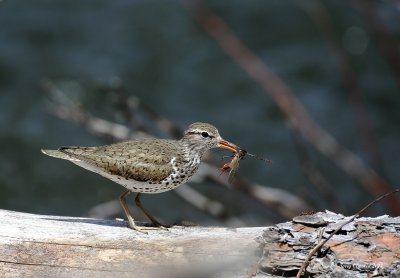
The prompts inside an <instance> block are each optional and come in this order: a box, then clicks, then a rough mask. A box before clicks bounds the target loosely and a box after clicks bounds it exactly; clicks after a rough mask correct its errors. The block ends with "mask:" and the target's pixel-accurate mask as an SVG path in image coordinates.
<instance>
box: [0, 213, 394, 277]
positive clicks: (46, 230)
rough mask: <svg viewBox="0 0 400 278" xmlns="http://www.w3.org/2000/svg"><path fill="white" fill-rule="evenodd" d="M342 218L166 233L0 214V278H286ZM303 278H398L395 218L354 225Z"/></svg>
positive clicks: (325, 215)
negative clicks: (143, 232) (268, 225)
mask: <svg viewBox="0 0 400 278" xmlns="http://www.w3.org/2000/svg"><path fill="white" fill-rule="evenodd" d="M346 219H347V218H346V217H344V216H343V215H340V214H335V213H331V212H324V213H316V214H312V215H304V216H298V217H295V218H294V219H293V221H289V222H285V223H282V224H277V225H274V226H271V227H256V228H235V229H233V228H222V227H173V228H170V229H168V230H160V229H158V230H149V232H148V234H142V233H138V232H136V231H133V230H130V229H128V228H127V227H126V222H124V221H117V220H99V219H90V218H76V217H60V216H46V215H34V214H27V213H20V212H14V211H6V210H0V221H1V224H0V276H1V277H74V278H78V277H294V276H296V273H297V271H298V269H299V268H300V266H301V264H302V262H303V261H304V259H305V258H306V256H307V254H308V252H309V251H310V250H311V249H312V248H313V247H314V246H315V245H316V244H317V243H318V241H320V240H321V239H323V238H326V236H328V235H329V234H330V233H332V231H333V230H334V229H335V228H336V227H338V225H340V224H341V223H343V221H346ZM306 276H307V277H373V276H381V277H400V217H395V218H393V217H389V216H381V217H377V218H359V219H356V220H355V221H353V222H351V223H350V224H348V225H346V226H344V227H343V229H342V230H340V232H339V233H338V234H337V235H334V236H333V238H332V239H331V240H330V241H328V243H327V244H326V246H324V247H323V248H322V250H320V252H318V253H317V255H316V256H314V257H313V258H312V259H311V261H310V263H309V264H308V266H307V268H306Z"/></svg>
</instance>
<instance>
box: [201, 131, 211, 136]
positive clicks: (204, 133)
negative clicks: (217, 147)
mask: <svg viewBox="0 0 400 278" xmlns="http://www.w3.org/2000/svg"><path fill="white" fill-rule="evenodd" d="M201 136H203V137H204V138H207V137H208V136H210V135H209V134H208V133H207V132H205V131H203V132H202V133H201Z"/></svg>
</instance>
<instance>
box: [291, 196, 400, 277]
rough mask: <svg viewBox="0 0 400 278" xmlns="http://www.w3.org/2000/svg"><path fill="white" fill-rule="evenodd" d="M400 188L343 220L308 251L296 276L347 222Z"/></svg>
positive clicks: (300, 273) (299, 275)
mask: <svg viewBox="0 0 400 278" xmlns="http://www.w3.org/2000/svg"><path fill="white" fill-rule="evenodd" d="M399 191H400V189H395V190H393V191H391V192H389V193H386V194H384V195H382V196H380V197H378V198H376V199H375V200H373V201H372V202H370V203H369V204H368V205H366V206H365V207H363V208H362V209H360V210H359V211H358V212H357V213H356V214H355V215H353V216H352V217H350V219H349V220H346V221H345V222H343V224H342V225H340V226H339V227H338V228H337V229H336V230H334V231H333V232H332V233H331V234H330V235H329V236H328V237H327V238H326V239H324V240H323V241H321V242H320V243H318V244H317V245H316V246H315V247H314V248H313V249H312V250H311V251H310V253H308V255H307V257H306V259H305V260H304V262H303V264H302V265H301V267H300V269H299V271H298V272H297V275H296V278H300V277H301V275H302V273H303V271H304V269H305V268H306V267H307V264H308V262H309V261H310V259H311V257H312V256H314V254H315V253H316V252H318V250H319V249H321V248H322V246H324V245H325V244H326V243H327V242H328V240H330V239H331V238H332V237H333V236H334V235H335V234H336V233H337V232H339V231H340V230H341V229H342V228H343V227H344V226H346V225H347V224H349V223H350V222H352V221H354V219H356V218H357V217H359V216H360V214H362V213H364V211H366V210H367V209H368V208H370V207H371V206H372V205H373V204H375V203H376V202H379V201H380V200H382V199H384V198H386V197H388V196H390V195H392V194H394V193H396V192H399Z"/></svg>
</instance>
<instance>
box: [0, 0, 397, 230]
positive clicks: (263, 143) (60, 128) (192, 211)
mask: <svg viewBox="0 0 400 278" xmlns="http://www.w3.org/2000/svg"><path fill="white" fill-rule="evenodd" d="M305 2H307V4H305ZM358 2H359V1H333V0H330V1H271V0H267V1H266V0H251V1H225V0H224V1H206V2H204V5H206V6H207V7H208V8H209V9H210V11H211V12H212V13H214V14H216V15H218V16H219V17H220V18H221V19H222V20H223V21H225V23H226V24H227V25H229V27H230V28H231V29H232V30H233V32H234V33H235V34H236V35H237V37H238V38H240V39H241V40H242V42H243V43H244V44H245V45H247V46H248V47H249V48H250V49H251V50H252V51H253V52H254V53H255V54H256V55H257V56H258V57H259V58H260V59H262V61H263V62H264V63H265V64H266V65H268V66H269V67H270V68H271V69H272V70H273V71H274V72H275V73H276V74H277V75H279V77H280V78H281V79H282V80H283V81H284V82H285V83H286V85H287V86H289V87H290V88H291V89H292V90H293V92H294V93H295V95H296V97H297V98H298V99H299V100H300V101H301V102H302V103H303V104H304V106H305V107H306V109H307V110H308V112H309V113H310V115H311V116H312V117H313V118H314V120H315V121H316V122H317V123H318V124H319V125H320V126H322V127H323V128H324V129H325V130H326V131H328V132H329V133H331V134H332V135H333V136H334V137H335V138H336V139H337V141H338V142H339V143H340V144H342V145H343V146H345V147H346V148H348V149H350V150H352V151H353V152H354V153H356V154H357V155H358V156H359V157H360V158H362V159H363V160H364V162H365V163H366V164H367V165H370V166H371V167H373V168H374V169H375V170H376V171H377V172H378V173H379V174H380V175H381V176H382V177H384V178H385V179H386V180H387V181H388V182H389V183H390V184H392V186H393V187H395V186H398V181H399V178H400V171H399V168H400V161H399V159H398V158H399V157H400V144H399V141H400V129H399V123H400V109H399V107H400V105H399V104H400V95H399V80H398V79H397V77H399V76H398V75H396V72H395V70H394V69H393V65H392V66H391V64H390V62H392V63H396V61H395V60H392V61H390V60H389V61H388V59H387V58H386V56H385V51H382V49H381V48H380V41H379V40H378V39H377V38H380V37H379V35H378V36H376V35H375V36H374V33H373V32H371V25H370V23H371V22H368V19H367V18H366V17H365V16H364V15H363V13H362V12H360V8H359V7H358V6H357V5H358V4H357V3H358ZM365 2H369V3H370V4H371V5H373V8H374V11H375V12H376V16H377V17H378V18H379V19H380V20H381V21H382V23H383V26H384V31H386V32H387V34H386V35H388V36H389V38H390V39H391V40H392V41H389V42H395V45H394V48H395V49H396V51H397V52H396V53H395V55H397V56H399V55H400V53H399V52H398V50H399V40H398V38H399V34H400V25H399V21H400V10H399V6H398V4H396V3H397V2H396V1H365ZM361 10H362V8H361ZM318 16H320V17H321V18H322V20H327V21H328V22H330V23H331V27H332V28H333V33H334V39H335V42H336V43H337V46H338V47H339V48H340V49H341V51H343V53H345V56H346V59H347V62H348V63H349V65H350V66H351V69H352V70H353V72H354V75H355V79H356V84H357V86H358V87H359V89H360V90H361V94H362V96H363V97H364V99H365V106H364V108H366V109H367V111H368V114H369V117H370V119H369V120H370V121H369V123H370V124H371V126H372V127H373V132H374V135H375V136H376V138H377V148H374V151H376V152H377V153H378V159H375V160H374V159H371V157H369V156H368V152H366V151H365V149H364V148H363V146H362V141H363V138H362V135H360V134H359V133H358V132H357V123H356V121H355V114H357V111H354V107H352V105H351V99H350V98H349V92H348V91H347V88H348V87H346V84H344V82H343V80H344V79H345V77H346V76H348V75H346V72H345V73H343V70H341V68H340V61H338V56H335V55H334V51H332V48H330V45H332V44H330V42H329V39H327V37H326V33H324V31H323V30H324V28H321V26H320V25H319V24H318V23H317V22H318V21H317V20H316V19H315V18H316V17H318ZM322 27H323V26H322ZM372 30H373V28H372ZM328 37H329V36H328ZM386 54H387V53H386ZM397 66H399V65H397ZM48 82H51V83H52V84H53V85H54V86H56V87H57V88H58V89H60V90H62V91H63V92H64V93H65V94H66V95H67V97H68V98H70V99H72V100H73V101H75V102H79V103H80V105H81V107H84V109H85V110H87V111H89V112H90V113H91V114H92V115H96V116H97V117H99V118H103V119H107V120H110V121H115V122H119V123H121V124H126V123H124V121H123V119H122V117H120V116H118V114H116V113H115V107H114V106H113V105H112V101H113V95H112V94H110V93H109V90H105V89H104V88H105V87H107V86H112V84H114V83H115V82H117V83H120V84H122V86H123V88H124V90H125V92H126V93H127V95H128V96H135V97H137V98H138V99H139V100H140V101H141V103H143V104H144V105H146V106H148V107H150V108H151V109H152V110H154V111H156V112H157V113H158V114H159V115H161V116H162V117H165V118H167V119H169V120H171V121H173V122H174V123H176V124H177V125H178V126H180V127H181V128H185V127H186V126H187V125H188V124H190V123H192V122H195V121H205V122H210V123H212V124H214V125H216V126H217V127H218V128H219V130H220V133H221V134H222V136H223V137H224V138H226V139H227V140H230V141H232V142H234V143H236V144H238V145H240V146H242V147H244V148H246V149H248V150H249V151H251V152H253V153H256V154H260V155H262V156H265V157H268V158H269V159H271V160H272V161H273V163H272V164H271V165H265V164H264V163H262V162H260V161H257V160H252V159H250V158H248V159H247V158H246V160H244V161H243V162H242V164H241V168H240V172H239V175H240V176H241V177H242V178H244V179H246V180H249V181H251V182H254V183H258V184H261V185H264V186H268V187H272V188H280V189H284V190H286V191H288V192H290V193H292V194H294V195H296V196H298V197H299V198H301V199H303V200H304V201H305V202H307V203H308V204H309V206H310V207H311V208H313V209H314V210H324V209H330V210H334V211H336V212H342V213H346V214H351V213H354V212H355V211H356V210H358V209H359V208H360V207H361V206H363V205H364V204H366V203H367V202H369V201H370V200H372V199H373V198H374V197H373V196H372V195H371V192H368V190H365V188H362V187H360V186H359V185H358V183H357V182H356V181H355V180H353V179H352V178H351V177H349V176H348V175H347V174H345V173H344V172H343V171H342V170H341V169H339V168H338V167H337V165H335V164H334V163H333V162H332V161H331V160H330V159H328V158H326V157H325V156H323V155H321V154H320V153H319V152H318V151H316V150H315V149H314V148H313V146H311V145H310V144H307V143H306V142H304V146H305V149H306V151H307V153H308V156H309V158H310V160H311V161H312V163H313V165H315V167H317V168H318V169H319V171H320V172H321V173H322V174H323V176H324V178H325V180H326V181H327V186H328V189H327V190H328V193H327V194H328V195H329V196H331V197H332V198H333V199H334V200H336V204H340V205H339V206H334V205H332V204H333V203H330V202H327V200H326V196H323V194H321V193H320V192H318V190H316V188H315V187H314V186H313V185H312V184H311V182H310V180H309V179H308V178H307V177H306V176H305V175H304V172H303V166H304V165H303V163H304V161H302V158H301V157H299V155H298V152H296V148H295V145H294V141H293V134H292V132H291V131H290V129H289V128H288V125H287V121H286V119H285V116H284V114H283V113H282V112H281V110H280V109H279V108H278V106H277V105H276V103H275V102H274V100H273V99H272V98H271V97H270V96H269V95H268V94H266V93H265V92H264V91H263V89H262V88H261V87H260V86H259V84H257V83H256V82H254V80H252V79H251V78H249V76H248V75H247V74H246V73H245V72H244V71H243V69H241V68H240V67H239V66H238V65H237V64H236V63H235V61H233V60H232V59H231V58H230V57H229V56H228V55H227V54H226V53H225V52H224V51H223V50H222V49H221V48H220V47H219V45H218V43H216V41H215V40H214V39H213V38H212V37H210V35H209V34H208V33H207V32H206V31H205V30H204V29H203V28H202V26H200V25H199V23H198V22H196V21H195V20H194V19H193V17H192V16H191V14H190V12H189V11H188V10H187V8H185V7H184V5H182V2H179V1H131V0H129V1H128V0H117V1H104V0H94V1H64V0H60V1H48V0H35V1H0V153H1V156H0V208H1V209H11V210H17V211H25V212H32V213H42V214H56V215H70V216H81V215H86V214H87V213H88V211H89V210H90V209H91V208H92V207H94V206H96V205H98V204H100V203H103V202H107V201H110V200H116V199H117V197H118V196H119V194H121V193H122V191H123V188H122V187H120V186H119V185H116V184H114V183H112V182H111V181H108V180H106V179H104V178H102V177H100V176H97V175H95V174H93V173H90V172H87V171H85V170H83V169H81V168H79V167H76V166H75V165H73V164H71V163H68V162H65V161H61V160H55V159H52V158H49V157H47V156H44V155H43V154H42V153H41V152H40V149H41V148H57V147H59V146H63V145H83V146H95V145H101V144H105V143H110V141H107V140H104V138H99V137H98V136H94V135H93V134H91V133H90V132H88V131H87V129H85V128H83V127H82V126H80V125H78V124H76V123H73V122H70V121H65V120H62V119H60V118H58V117H56V116H54V115H53V114H51V113H49V111H48V109H46V107H47V103H48V99H49V96H48V94H47V93H46V89H45V86H44V84H47V83H48ZM110 84H111V85H110ZM138 117H139V121H140V120H141V118H140V115H139V116H138ZM143 121H144V123H146V124H149V126H151V123H149V120H148V119H147V120H146V119H143ZM146 121H147V122H146ZM153 130H154V131H155V134H156V135H158V136H162V137H166V136H169V135H168V134H165V133H162V132H158V131H157V129H156V128H153ZM364 139H365V138H364ZM216 155H217V157H221V156H222V155H226V153H219V152H216ZM220 164H221V165H222V164H223V162H222V161H220ZM193 188H194V189H196V190H198V191H199V192H202V193H203V194H204V195H206V196H208V197H209V198H210V199H211V200H217V201H219V202H221V203H222V204H223V205H224V206H225V207H226V210H227V213H228V214H229V215H231V216H234V217H237V218H239V219H242V221H243V223H244V224H245V225H264V224H266V223H270V222H271V221H281V220H282V219H281V218H280V217H278V216H276V215H274V214H273V213H271V212H270V211H271V209H270V208H268V207H264V206H261V205H260V204H257V203H255V202H254V201H253V200H252V199H251V198H248V197H243V196H242V194H241V193H240V192H237V191H235V190H228V189H226V188H223V187H221V186H218V185H216V184H215V182H212V181H209V180H204V181H203V182H201V183H196V184H193ZM142 201H143V203H144V204H145V205H146V207H148V208H149V210H150V211H152V212H153V214H154V215H156V216H158V217H159V218H161V219H163V220H165V221H166V222H174V221H179V220H182V219H190V220H192V221H195V222H198V223H202V224H218V223H221V219H218V218H215V217H213V216H210V215H209V214H207V213H206V212H204V211H200V210H198V209H196V208H194V207H193V206H192V205H191V204H189V203H187V202H185V201H184V200H182V199H181V198H179V197H178V196H176V194H174V193H173V192H168V193H164V194H158V195H152V196H144V198H142ZM299 213H301V211H299ZM368 213H369V214H371V215H373V214H375V215H376V214H382V213H389V212H388V210H387V207H385V206H384V205H378V206H376V207H375V208H374V209H372V210H370V211H369V212H368ZM121 215H122V214H121Z"/></svg>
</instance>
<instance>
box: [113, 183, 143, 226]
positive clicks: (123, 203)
mask: <svg viewBox="0 0 400 278" xmlns="http://www.w3.org/2000/svg"><path fill="white" fill-rule="evenodd" d="M129 194H131V191H130V190H126V191H125V192H124V193H122V195H121V196H119V202H120V203H121V206H122V208H123V209H124V212H125V214H126V217H127V218H128V227H129V228H131V229H133V230H136V231H138V232H142V233H146V232H145V231H143V229H142V228H140V227H138V226H137V225H136V224H135V221H134V220H133V217H132V213H131V212H130V210H129V207H128V204H127V203H126V197H127V196H128V195H129Z"/></svg>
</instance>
